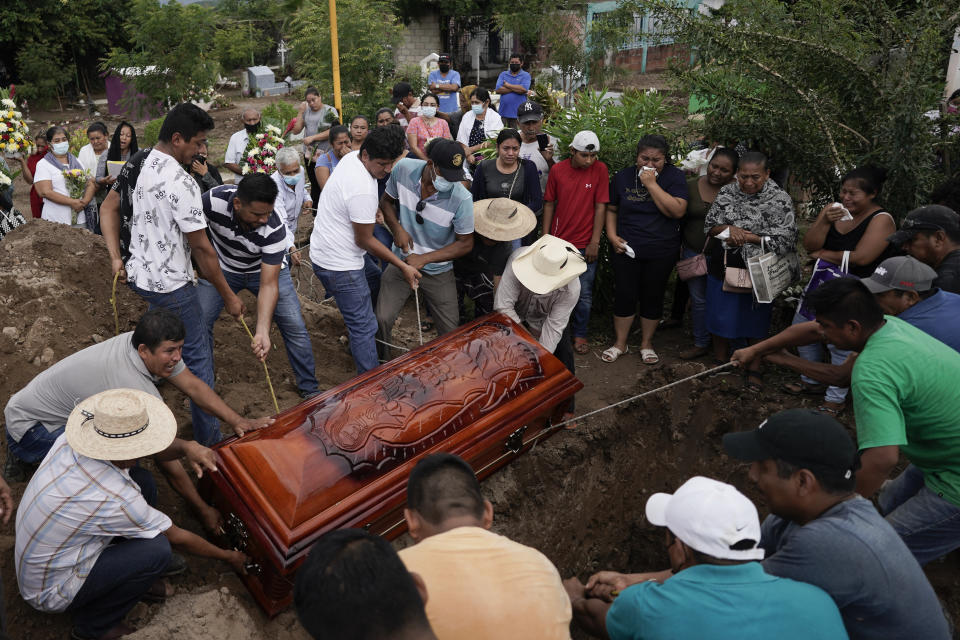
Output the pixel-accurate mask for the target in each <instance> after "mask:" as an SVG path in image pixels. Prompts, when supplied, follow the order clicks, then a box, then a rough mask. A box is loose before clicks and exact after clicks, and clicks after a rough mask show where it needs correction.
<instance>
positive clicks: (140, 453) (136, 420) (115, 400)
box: [66, 389, 177, 460]
mask: <svg viewBox="0 0 960 640" xmlns="http://www.w3.org/2000/svg"><path fill="white" fill-rule="evenodd" d="M66 434H67V442H68V443H69V444H70V446H71V447H73V450H74V451H76V452H77V453H79V454H80V455H84V456H87V457H88V458H94V459H96V460H135V459H136V458H142V457H144V456H149V455H151V454H154V453H157V452H159V451H163V450H164V449H166V448H167V447H169V446H170V444H171V443H172V442H173V440H174V438H176V436H177V420H176V418H174V417H173V412H172V411H170V409H169V408H168V407H167V405H165V404H164V403H163V400H161V399H160V398H157V397H155V396H152V395H150V394H149V393H146V392H144V391H138V390H136V389H110V390H109V391H103V392H101V393H98V394H96V395H93V396H90V397H89V398H87V399H86V400H84V401H82V402H80V403H79V404H78V405H77V406H76V407H75V408H74V409H73V411H72V412H71V413H70V417H69V418H67V428H66Z"/></svg>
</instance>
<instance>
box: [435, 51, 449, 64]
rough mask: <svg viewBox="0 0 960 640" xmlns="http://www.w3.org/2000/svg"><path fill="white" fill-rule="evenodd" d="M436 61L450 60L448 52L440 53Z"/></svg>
mask: <svg viewBox="0 0 960 640" xmlns="http://www.w3.org/2000/svg"><path fill="white" fill-rule="evenodd" d="M437 62H450V54H449V53H441V54H440V56H439V57H438V58H437Z"/></svg>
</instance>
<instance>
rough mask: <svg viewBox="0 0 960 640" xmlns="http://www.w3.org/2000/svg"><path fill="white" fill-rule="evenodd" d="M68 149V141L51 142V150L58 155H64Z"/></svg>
mask: <svg viewBox="0 0 960 640" xmlns="http://www.w3.org/2000/svg"><path fill="white" fill-rule="evenodd" d="M68 151H70V143H69V142H54V143H53V152H54V153H55V154H56V155H58V156H65V155H67V152H68Z"/></svg>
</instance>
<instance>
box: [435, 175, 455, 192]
mask: <svg viewBox="0 0 960 640" xmlns="http://www.w3.org/2000/svg"><path fill="white" fill-rule="evenodd" d="M455 184H457V183H456V182H450V181H449V180H447V179H446V178H444V177H442V176H437V177H436V178H434V179H433V188H434V189H436V190H437V191H439V192H440V193H446V192H447V191H450V189H453V185H455Z"/></svg>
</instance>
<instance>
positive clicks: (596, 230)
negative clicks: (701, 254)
mask: <svg viewBox="0 0 960 640" xmlns="http://www.w3.org/2000/svg"><path fill="white" fill-rule="evenodd" d="M570 151H571V155H570V157H569V158H567V159H566V160H564V161H562V162H558V163H557V164H555V165H553V168H552V169H550V174H549V176H548V177H547V192H546V194H544V197H543V200H544V202H543V233H544V234H550V235H553V236H556V237H558V238H561V239H563V240H566V241H567V242H569V243H571V244H572V245H573V246H575V247H576V248H577V249H579V250H580V253H581V254H583V255H584V256H585V257H586V259H587V270H586V271H585V272H584V273H583V274H582V275H581V276H580V299H579V301H578V302H577V306H576V308H574V310H573V315H572V316H571V318H570V327H571V330H572V332H573V348H574V350H575V351H576V352H577V353H581V354H582V353H586V352H587V351H588V350H589V346H588V345H587V321H588V320H589V319H590V305H591V304H592V303H593V279H594V278H595V277H596V275H597V253H598V252H599V251H600V232H601V231H602V230H603V220H604V215H605V214H606V208H607V202H609V201H610V197H609V196H610V194H609V183H610V178H609V174H608V172H607V165H605V164H603V163H602V162H600V161H599V160H597V153H598V152H599V151H600V140H599V139H598V138H597V134H595V133H594V132H593V131H580V132H579V133H577V135H575V136H574V137H573V142H571V143H570Z"/></svg>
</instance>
